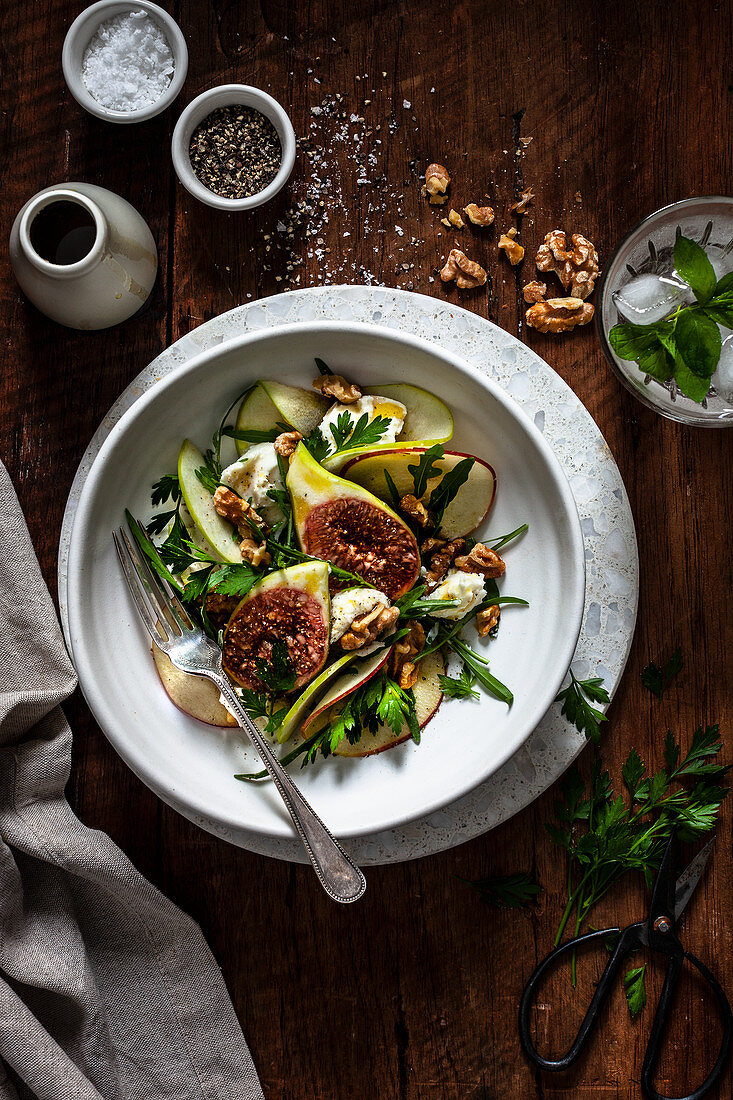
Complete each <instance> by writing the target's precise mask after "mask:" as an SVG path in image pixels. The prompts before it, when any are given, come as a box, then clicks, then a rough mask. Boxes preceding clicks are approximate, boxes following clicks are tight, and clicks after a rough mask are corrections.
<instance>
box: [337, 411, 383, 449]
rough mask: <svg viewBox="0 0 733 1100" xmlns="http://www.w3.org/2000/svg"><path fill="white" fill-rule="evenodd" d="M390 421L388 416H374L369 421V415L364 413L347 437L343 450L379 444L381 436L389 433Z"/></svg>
mask: <svg viewBox="0 0 733 1100" xmlns="http://www.w3.org/2000/svg"><path fill="white" fill-rule="evenodd" d="M390 423H391V421H390V419H389V417H388V416H375V417H374V418H373V419H372V420H370V419H369V414H368V413H364V415H363V416H360V417H359V419H358V420H357V422H356V424H355V425H354V430H353V432H352V433H351V435H350V436H349V439H348V446H346V445H345V446H344V448H343V449H344V450H352V448H354V447H373V446H375V445H376V444H377V443H379V441H380V439H381V438H382V436H383V435H386V433H387V432H388V431H389V425H390Z"/></svg>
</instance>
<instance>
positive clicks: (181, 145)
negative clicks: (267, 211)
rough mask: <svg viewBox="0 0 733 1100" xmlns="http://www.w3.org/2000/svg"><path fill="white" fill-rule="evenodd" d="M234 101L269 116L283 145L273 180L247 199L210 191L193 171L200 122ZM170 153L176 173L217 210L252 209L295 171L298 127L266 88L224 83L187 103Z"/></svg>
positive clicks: (172, 141) (275, 191)
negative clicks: (194, 142) (193, 139)
mask: <svg viewBox="0 0 733 1100" xmlns="http://www.w3.org/2000/svg"><path fill="white" fill-rule="evenodd" d="M234 104H241V105H242V106H243V107H253V108H254V109H255V110H256V111H259V112H260V113H261V114H263V115H264V116H265V118H269V120H270V122H271V123H272V125H273V126H274V127H275V129H276V130H277V134H278V137H279V138H280V145H281V147H282V160H281V161H280V169H279V171H278V173H277V175H276V176H275V178H274V180H273V181H272V183H270V184H268V185H267V187H265V188H263V190H262V191H258V192H257V193H256V194H255V195H250V196H249V197H248V198H246V199H228V198H226V197H225V196H224V195H217V194H216V193H215V192H214V191H210V190H209V188H208V187H206V186H205V185H204V184H203V183H202V182H201V180H200V179H199V178H198V176H197V175H196V173H195V172H194V170H193V168H192V167H191V160H190V157H189V155H188V150H189V146H190V144H191V135H192V134H193V132H194V130H195V129H196V127H197V126H198V125H199V123H200V122H203V120H204V119H205V118H206V116H207V115H210V114H211V112H212V111H215V110H216V108H217V107H231V106H232V105H234ZM171 155H172V157H173V167H174V168H175V170H176V175H177V176H178V178H179V180H180V181H181V183H182V184H183V186H184V187H185V188H186V190H187V191H189V192H190V193H191V194H192V195H193V196H194V198H197V199H199V200H200V201H201V202H204V203H206V205H207V206H214V207H216V208H217V210H230V211H234V210H253V209H254V208H255V207H256V206H262V205H263V203H266V202H269V200H270V199H271V198H273V196H275V195H276V194H277V193H278V191H280V190H281V188H282V187H284V185H285V183H286V181H287V179H288V177H289V175H290V173H291V172H292V170H293V165H294V164H295V131H294V130H293V124H292V122H291V121H290V119H289V118H288V116H287V114H286V112H285V111H284V110H283V108H282V107H281V106H280V104H279V103H278V101H277V100H276V99H273V97H272V96H271V95H268V94H267V92H263V91H261V89H260V88H252V87H250V86H249V85H248V84H222V85H220V86H219V87H218V88H210V89H209V90H208V91H207V92H202V93H201V95H199V96H196V99H194V100H192V101H191V103H189V105H188V107H186V109H185V111H184V112H183V114H182V115H181V117H180V118H179V119H178V122H177V123H176V127H175V129H174V131H173V138H172V140H171Z"/></svg>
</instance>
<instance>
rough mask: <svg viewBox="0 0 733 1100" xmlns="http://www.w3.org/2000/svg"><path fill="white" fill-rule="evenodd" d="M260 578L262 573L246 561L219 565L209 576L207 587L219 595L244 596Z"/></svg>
mask: <svg viewBox="0 0 733 1100" xmlns="http://www.w3.org/2000/svg"><path fill="white" fill-rule="evenodd" d="M261 579H262V573H261V572H258V570H256V569H253V567H252V566H251V565H248V564H247V563H246V562H242V564H241V565H220V566H219V567H218V568H217V569H215V570H214V572H213V573H212V574H211V576H210V577H209V588H210V589H211V590H212V591H213V592H217V593H218V594H219V595H220V596H241V597H242V598H244V597H245V596H246V595H247V594H248V592H249V591H250V590H251V589H252V587H253V586H254V585H255V584H256V583H257V581H259V580H261Z"/></svg>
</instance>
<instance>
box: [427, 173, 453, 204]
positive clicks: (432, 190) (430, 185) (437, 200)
mask: <svg viewBox="0 0 733 1100" xmlns="http://www.w3.org/2000/svg"><path fill="white" fill-rule="evenodd" d="M449 183H450V176H449V175H448V169H447V168H445V167H443V165H442V164H429V165H428V166H427V168H426V170H425V188H426V190H427V192H428V200H429V201H430V202H431V203H433V205H438V206H442V205H443V203H444V202H447V200H448V196H447V195H446V191H447V190H448V184H449Z"/></svg>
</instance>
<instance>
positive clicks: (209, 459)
mask: <svg viewBox="0 0 733 1100" xmlns="http://www.w3.org/2000/svg"><path fill="white" fill-rule="evenodd" d="M220 442H221V439H220ZM194 472H195V474H196V477H197V478H198V480H199V481H200V482H201V484H202V485H203V487H204V489H207V490H208V491H209V492H210V493H211V494H212V495H213V494H214V493H215V492H216V490H217V488H218V486H219V479H220V478H221V473H222V467H221V460H220V459H219V458H218V456H217V454H216V453H215V452H214V451H212V450H208V451H207V452H206V454H205V455H204V465H203V466H199V468H198V469H197V470H195V471H194Z"/></svg>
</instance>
